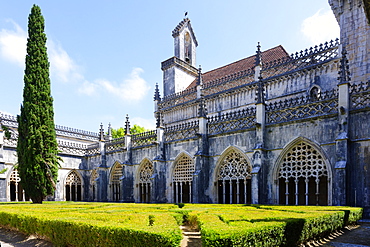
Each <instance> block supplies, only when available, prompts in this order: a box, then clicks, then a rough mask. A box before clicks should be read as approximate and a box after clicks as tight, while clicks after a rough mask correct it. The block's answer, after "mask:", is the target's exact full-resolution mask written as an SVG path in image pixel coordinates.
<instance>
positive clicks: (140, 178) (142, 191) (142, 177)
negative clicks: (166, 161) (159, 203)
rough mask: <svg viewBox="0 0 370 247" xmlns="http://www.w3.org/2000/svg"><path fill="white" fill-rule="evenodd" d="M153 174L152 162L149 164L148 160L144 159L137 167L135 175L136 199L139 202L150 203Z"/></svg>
mask: <svg viewBox="0 0 370 247" xmlns="http://www.w3.org/2000/svg"><path fill="white" fill-rule="evenodd" d="M153 174H154V165H153V162H151V161H150V160H149V159H148V158H144V159H143V160H142V161H141V163H140V165H139V169H138V171H137V175H136V181H137V184H136V187H137V189H138V191H137V198H138V201H139V202H145V203H148V202H150V201H151V193H152V176H153Z"/></svg>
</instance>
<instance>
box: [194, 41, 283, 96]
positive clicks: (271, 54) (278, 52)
mask: <svg viewBox="0 0 370 247" xmlns="http://www.w3.org/2000/svg"><path fill="white" fill-rule="evenodd" d="M261 55H262V67H263V64H264V63H270V62H273V61H275V60H278V59H284V58H289V54H288V53H287V52H286V51H285V49H284V48H283V47H282V46H281V45H279V46H276V47H274V48H271V49H269V50H266V51H263V52H262V54H261ZM255 61H256V55H253V56H250V57H247V58H244V59H241V60H239V61H236V62H234V63H231V64H228V65H225V66H223V67H220V68H217V69H214V70H211V71H208V72H206V73H203V75H202V76H203V84H205V83H207V82H209V81H213V80H216V79H219V78H222V77H225V76H228V75H232V74H235V73H238V72H241V71H245V70H248V69H253V68H254V66H255ZM195 86H196V80H194V81H193V82H192V83H191V84H190V85H189V86H188V89H189V88H192V87H195Z"/></svg>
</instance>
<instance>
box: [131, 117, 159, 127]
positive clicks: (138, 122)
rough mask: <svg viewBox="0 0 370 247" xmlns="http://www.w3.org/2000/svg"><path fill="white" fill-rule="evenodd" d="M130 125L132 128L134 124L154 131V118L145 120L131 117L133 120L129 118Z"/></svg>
mask: <svg viewBox="0 0 370 247" xmlns="http://www.w3.org/2000/svg"><path fill="white" fill-rule="evenodd" d="M130 123H131V126H134V124H136V125H139V126H141V127H144V128H145V129H148V130H154V129H155V119H154V118H152V119H147V118H141V117H133V118H130Z"/></svg>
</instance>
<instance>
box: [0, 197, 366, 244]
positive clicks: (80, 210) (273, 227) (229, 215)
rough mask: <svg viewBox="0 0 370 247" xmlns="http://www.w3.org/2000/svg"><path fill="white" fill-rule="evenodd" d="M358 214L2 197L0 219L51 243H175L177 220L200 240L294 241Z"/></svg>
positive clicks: (354, 211) (332, 209) (330, 228)
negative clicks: (23, 200)
mask: <svg viewBox="0 0 370 247" xmlns="http://www.w3.org/2000/svg"><path fill="white" fill-rule="evenodd" d="M361 217H362V209H361V208H350V207H334V206H333V207H332V206H325V207H322V206H317V207H316V206H274V205H250V206H248V205H240V204H229V205H225V204H185V205H184V207H182V208H179V207H178V205H173V204H133V203H131V204H125V203H82V202H80V203H75V202H44V203H43V204H41V205H40V204H30V203H0V225H3V226H7V227H11V228H16V229H18V230H19V231H22V232H24V233H26V234H36V235H39V236H43V237H46V238H48V239H49V240H50V241H52V242H53V243H54V245H55V246H179V244H180V241H181V239H182V234H181V231H180V228H179V225H182V224H188V225H191V226H192V227H199V228H200V229H201V234H202V243H203V246H205V247H207V246H297V245H298V244H300V243H303V242H305V241H307V240H309V239H313V238H317V237H321V236H322V235H323V234H327V233H329V232H331V231H334V230H336V229H340V228H342V227H343V226H345V225H347V224H351V223H354V222H356V221H357V220H359V219H360V218H361Z"/></svg>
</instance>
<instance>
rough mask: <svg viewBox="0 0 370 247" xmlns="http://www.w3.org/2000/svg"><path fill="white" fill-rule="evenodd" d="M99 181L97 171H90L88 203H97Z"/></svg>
mask: <svg viewBox="0 0 370 247" xmlns="http://www.w3.org/2000/svg"><path fill="white" fill-rule="evenodd" d="M98 179H99V174H98V171H97V169H94V170H92V171H91V175H90V201H93V202H95V201H97V200H98V196H97V194H98V186H97V181H98Z"/></svg>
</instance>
